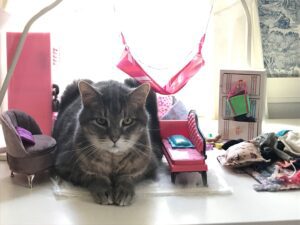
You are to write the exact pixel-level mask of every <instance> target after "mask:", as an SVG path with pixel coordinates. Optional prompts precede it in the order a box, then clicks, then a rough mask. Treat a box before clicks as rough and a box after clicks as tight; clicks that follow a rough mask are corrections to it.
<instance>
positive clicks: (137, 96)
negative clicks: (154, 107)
mask: <svg viewBox="0 0 300 225" xmlns="http://www.w3.org/2000/svg"><path fill="white" fill-rule="evenodd" d="M149 91H150V85H149V84H148V83H144V84H141V85H140V86H138V87H137V88H136V89H134V90H133V91H132V92H130V93H129V101H130V102H131V103H133V104H137V105H145V103H146V100H147V96H148V94H149Z"/></svg>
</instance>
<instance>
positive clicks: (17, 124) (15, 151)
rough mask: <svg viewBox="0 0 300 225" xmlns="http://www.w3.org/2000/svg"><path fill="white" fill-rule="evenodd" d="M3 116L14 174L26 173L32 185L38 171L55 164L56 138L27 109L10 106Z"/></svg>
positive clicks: (12, 174) (5, 136) (12, 172)
mask: <svg viewBox="0 0 300 225" xmlns="http://www.w3.org/2000/svg"><path fill="white" fill-rule="evenodd" d="M0 120H1V124H2V129H3V134H4V139H5V143H6V153H7V163H8V165H9V168H10V170H11V176H12V177H13V176H14V172H15V173H20V174H25V175H26V176H27V179H28V184H29V186H30V188H32V181H33V179H34V176H35V174H37V173H40V172H42V171H45V170H47V169H50V168H51V167H52V166H53V165H54V157H55V150H56V141H55V139H53V138H52V137H50V136H48V135H43V134H42V132H41V130H40V128H39V126H38V124H37V123H36V121H35V120H34V119H33V118H32V117H31V116H29V115H28V114H26V113H25V112H21V111H18V110H8V111H5V112H3V113H2V115H1V116H0Z"/></svg>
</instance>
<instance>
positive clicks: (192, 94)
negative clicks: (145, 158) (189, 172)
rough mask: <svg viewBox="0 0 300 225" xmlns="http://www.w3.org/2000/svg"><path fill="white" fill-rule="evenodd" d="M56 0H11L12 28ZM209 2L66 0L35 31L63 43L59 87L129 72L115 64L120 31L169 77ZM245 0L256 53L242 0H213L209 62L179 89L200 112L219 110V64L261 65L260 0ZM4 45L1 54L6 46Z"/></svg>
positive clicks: (147, 63)
mask: <svg viewBox="0 0 300 225" xmlns="http://www.w3.org/2000/svg"><path fill="white" fill-rule="evenodd" d="M51 2H52V1H50V0H39V1H37V0H27V1H24V0H9V1H8V4H7V9H6V10H7V11H8V12H9V13H10V15H11V16H10V21H9V22H8V24H7V26H6V31H19V32H21V31H22V29H23V26H24V25H25V24H26V22H27V21H28V20H29V18H30V17H31V16H32V15H33V14H34V13H36V12H37V11H38V10H39V9H41V8H43V7H44V6H45V5H47V4H49V3H51ZM211 2H212V1H210V0H207V1H204V0H202V1H199V0H188V1H186V0H173V1H172V0H151V1H150V0H144V1H142V0H140V1H137V0H136V1H134V0H118V1H109V0H106V1H104V0H103V1H99V0H86V1H79V0H64V1H63V2H62V3H61V4H60V5H59V6H57V7H56V8H55V9H54V10H52V11H51V12H49V13H48V14H46V15H45V16H43V17H42V18H40V19H39V20H38V21H36V22H35V24H34V25H33V26H32V29H31V31H32V32H36V31H38V32H40V31H41V32H51V34H52V48H55V49H57V50H58V52H57V53H56V55H55V57H56V59H57V61H56V63H55V65H53V68H52V80H53V83H56V84H58V85H59V86H60V87H61V89H64V87H65V86H66V85H67V84H68V83H70V82H72V81H73V80H74V79H80V78H89V79H92V80H94V81H101V80H108V79H115V80H123V79H124V78H127V77H128V76H127V75H126V74H124V73H123V72H121V71H119V70H118V69H117V68H116V66H115V65H116V63H117V62H118V59H119V58H120V56H121V53H122V50H123V45H122V42H121V39H120V31H122V32H123V33H124V35H125V37H126V40H127V42H128V45H129V46H130V48H131V51H132V53H133V54H134V56H135V57H136V59H137V60H138V61H139V62H140V63H141V65H142V66H143V68H145V70H146V71H147V72H149V74H150V75H152V76H153V77H155V78H156V79H158V80H159V83H161V84H164V83H166V80H167V78H170V76H171V75H173V74H175V73H176V72H177V71H178V70H179V69H181V67H182V66H183V65H184V64H185V63H186V62H187V61H188V60H189V59H190V57H191V56H192V53H193V52H194V51H196V50H197V44H198V41H199V40H200V38H201V35H202V34H203V32H204V31H205V27H206V26H205V25H206V23H207V18H208V15H209V9H210V7H209V6H210V5H209V4H210V3H211ZM246 3H247V6H248V9H249V11H250V15H251V23H252V26H251V27H250V29H251V37H250V40H251V55H250V60H249V58H247V52H248V51H247V34H248V33H247V32H248V30H247V18H246V14H245V11H244V8H243V6H242V3H241V1H240V0H215V1H214V8H213V12H212V17H211V19H210V21H209V26H208V30H207V38H206V43H205V46H204V52H203V55H204V59H205V61H206V65H205V67H204V68H203V69H202V70H201V71H200V72H199V73H198V74H197V75H195V77H193V78H192V79H191V80H190V82H189V83H188V85H187V86H186V87H184V88H183V89H182V90H181V91H180V92H179V93H178V94H176V97H177V98H178V99H180V100H181V101H182V102H183V103H184V104H185V105H186V107H187V108H188V109H195V110H196V111H197V112H198V114H199V115H200V116H201V117H205V118H214V119H216V118H217V116H218V115H217V112H218V87H219V70H220V69H222V68H224V69H225V68H230V69H234V68H239V69H241V68H251V67H252V68H261V67H262V65H263V64H262V53H261V42H260V34H259V26H258V18H257V3H256V1H255V0H248V1H246ZM3 32H4V31H1V33H2V34H1V38H2V39H3ZM1 51H2V54H3V51H5V49H3V48H1ZM1 63H2V62H1ZM2 67H4V66H3V63H2ZM1 71H5V69H3V70H1ZM3 75H4V73H2V74H1V76H3Z"/></svg>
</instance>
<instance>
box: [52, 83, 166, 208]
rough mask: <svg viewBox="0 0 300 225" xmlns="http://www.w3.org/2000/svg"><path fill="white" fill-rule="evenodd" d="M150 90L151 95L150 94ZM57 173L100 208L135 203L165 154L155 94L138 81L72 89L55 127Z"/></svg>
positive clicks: (65, 99)
mask: <svg viewBox="0 0 300 225" xmlns="http://www.w3.org/2000/svg"><path fill="white" fill-rule="evenodd" d="M149 92H150V94H149ZM53 137H54V138H55V139H56V140H57V148H58V150H57V152H58V153H57V156H56V165H55V172H56V173H57V174H58V175H59V176H60V177H62V178H63V179H65V180H68V181H70V182H72V183H73V184H75V185H80V186H83V187H86V188H88V189H89V190H90V192H91V194H92V195H93V197H94V199H95V201H96V202H97V203H100V204H116V205H120V206H125V205H129V204H131V202H132V200H133V197H134V193H135V192H134V187H135V184H136V183H137V182H138V181H140V180H143V179H145V178H147V177H151V176H154V175H155V171H156V168H157V163H158V161H159V160H158V159H160V158H161V157H162V154H161V151H160V145H161V143H160V135H159V125H158V118H157V109H156V96H155V94H154V92H152V91H150V86H149V85H148V84H142V85H139V84H138V83H137V82H135V81H134V80H130V79H128V80H126V81H125V84H123V83H119V82H116V81H105V82H99V83H93V82H92V81H89V80H84V81H79V82H74V83H73V84H71V85H69V86H68V87H67V88H66V90H65V92H64V94H63V96H62V98H61V105H60V110H59V112H58V117H57V120H56V122H55V126H54V129H53Z"/></svg>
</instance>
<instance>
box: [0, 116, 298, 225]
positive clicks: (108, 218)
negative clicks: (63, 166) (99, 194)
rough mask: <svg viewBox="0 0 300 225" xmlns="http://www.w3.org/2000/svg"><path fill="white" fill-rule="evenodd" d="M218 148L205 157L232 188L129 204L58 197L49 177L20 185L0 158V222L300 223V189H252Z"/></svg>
mask: <svg viewBox="0 0 300 225" xmlns="http://www.w3.org/2000/svg"><path fill="white" fill-rule="evenodd" d="M272 124H273V125H272ZM288 124H289V125H290V126H289V128H293V126H295V128H299V126H298V125H300V124H299V123H298V124H297V122H296V123H295V122H292V121H290V122H289V121H287V122H285V123H283V124H282V123H281V122H280V121H277V122H276V121H273V122H270V121H269V122H268V121H266V123H265V124H264V126H265V128H267V127H268V126H269V127H268V129H271V128H272V126H273V128H274V127H276V129H277V128H279V129H284V128H286V127H287V126H286V125H288ZM282 125H283V127H281V126H282ZM265 130H267V129H265ZM268 131H269V130H268ZM274 131H277V130H275V129H274ZM220 153H221V151H220V150H213V151H208V160H207V163H208V166H209V168H211V167H214V169H215V170H216V171H218V173H219V174H220V175H221V176H222V178H224V180H226V182H227V183H228V185H229V186H230V187H231V188H232V193H231V194H226V195H203V194H202V195H198V196H196V195H192V196H191V195H190V196H158V197H149V196H144V197H139V198H136V200H135V202H134V203H133V204H132V205H131V206H129V207H117V206H101V205H98V204H95V203H94V202H92V201H89V200H84V199H79V198H63V199H59V198H56V197H55V195H54V194H53V190H52V187H53V186H52V183H51V182H50V180H49V178H47V177H44V176H41V177H40V178H37V180H36V181H35V182H36V184H35V185H34V187H33V189H32V190H31V189H29V188H27V187H24V184H26V178H25V177H24V176H15V177H14V178H11V177H10V176H9V175H10V172H9V169H8V166H7V163H6V162H5V161H0V224H5V225H10V224H132V225H134V224H139V225H140V224H244V225H245V224H278V225H279V224H280V225H296V224H297V225H299V224H300V191H285V192H273V193H272V192H256V191H255V190H254V189H253V188H252V185H253V184H255V180H254V179H253V178H251V177H249V176H248V175H244V174H236V173H234V172H233V171H231V170H229V169H225V168H223V167H221V166H220V165H219V164H218V163H217V161H216V155H217V154H220ZM209 179H210V178H209V177H208V181H209Z"/></svg>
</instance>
